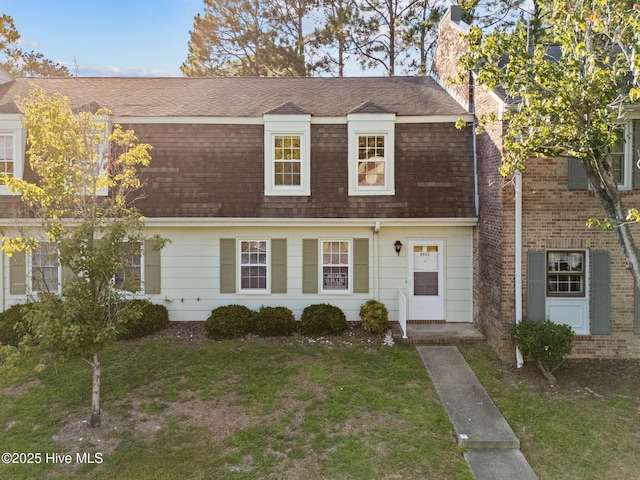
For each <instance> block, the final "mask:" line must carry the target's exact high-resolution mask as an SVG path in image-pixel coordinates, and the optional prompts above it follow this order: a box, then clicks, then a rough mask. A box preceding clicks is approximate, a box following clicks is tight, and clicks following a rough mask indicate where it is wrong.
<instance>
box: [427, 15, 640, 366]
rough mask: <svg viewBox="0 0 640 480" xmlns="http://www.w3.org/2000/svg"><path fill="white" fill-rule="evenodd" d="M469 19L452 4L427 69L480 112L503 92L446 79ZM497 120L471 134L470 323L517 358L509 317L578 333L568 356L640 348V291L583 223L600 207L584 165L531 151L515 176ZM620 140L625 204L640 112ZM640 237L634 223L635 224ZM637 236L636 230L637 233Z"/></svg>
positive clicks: (634, 187) (639, 143)
mask: <svg viewBox="0 0 640 480" xmlns="http://www.w3.org/2000/svg"><path fill="white" fill-rule="evenodd" d="M468 28H469V27H468V26H467V25H466V24H465V23H464V22H462V21H461V20H460V12H459V9H458V8H457V7H452V9H451V10H450V12H449V14H448V15H447V16H446V17H445V18H444V20H443V21H442V23H441V25H440V37H439V43H438V49H437V52H436V58H435V62H434V76H435V77H436V78H437V79H438V81H439V83H440V84H441V85H443V87H444V88H446V89H447V90H448V91H449V92H450V93H451V95H452V96H454V98H456V99H457V100H458V101H459V102H460V103H461V105H463V106H464V107H465V108H466V109H468V110H469V111H470V112H473V113H475V114H477V115H478V116H480V115H483V114H488V113H495V114H496V115H497V116H498V118H499V119H500V120H502V113H503V112H504V111H505V109H507V108H509V104H508V102H507V99H505V98H504V95H501V93H500V92H493V91H492V92H488V91H486V90H485V89H484V88H482V87H478V86H475V85H474V81H473V80H474V79H473V75H472V76H471V78H470V81H469V82H468V83H466V84H456V85H452V84H451V83H448V82H447V79H449V78H455V77H456V76H457V74H458V72H457V61H458V59H459V58H460V56H461V55H462V54H463V53H464V52H466V51H467V44H466V43H465V40H464V39H463V38H462V37H461V34H463V33H466V32H468ZM504 127H505V125H504V122H503V121H498V122H497V123H496V124H494V125H491V126H489V127H488V128H487V129H486V131H485V132H484V133H482V134H481V135H479V136H478V137H477V139H476V143H477V157H478V178H479V182H478V195H479V199H480V202H479V205H480V208H479V212H478V227H477V229H476V232H475V245H476V249H475V252H476V253H475V256H474V286H475V289H474V321H475V324H476V326H477V327H478V328H479V329H480V330H481V331H482V332H483V333H484V334H485V336H486V337H487V340H488V341H489V342H490V343H491V345H492V346H493V347H494V349H495V350H496V351H497V352H498V353H499V354H500V356H501V357H502V358H503V359H507V360H511V359H513V358H514V349H513V345H512V343H511V342H510V341H509V328H510V327H511V325H513V323H514V322H515V321H520V320H522V319H529V320H533V321H541V320H545V319H548V320H551V321H552V322H557V323H562V324H568V325H570V326H571V327H572V329H573V330H574V332H575V333H576V334H577V338H576V343H575V347H574V353H573V355H574V356H578V357H596V358H597V357H638V356H640V297H639V296H638V295H637V294H634V281H633V277H632V275H631V273H630V271H629V270H628V269H627V268H626V263H625V257H624V255H623V253H622V249H621V248H620V245H619V244H618V242H617V240H616V238H615V236H614V234H613V233H612V232H611V231H604V230H600V229H589V228H587V227H586V222H587V219H588V218H591V217H595V218H602V217H603V216H604V214H603V211H602V207H601V206H600V204H599V202H598V201H597V199H596V198H595V196H594V195H593V193H592V192H591V191H589V189H588V188H587V181H586V177H585V174H584V172H583V170H582V166H581V164H580V163H579V161H577V160H573V159H567V158H544V159H543V158H535V159H530V160H529V161H528V162H527V168H526V170H525V171H524V172H523V173H522V174H521V175H516V176H515V177H514V178H502V177H501V176H500V174H499V168H500V164H501V159H502V152H503V145H502V141H501V134H502V131H503V129H504ZM625 130H626V134H625V136H624V140H623V141H621V142H620V143H619V145H618V146H617V147H616V148H615V149H614V150H613V152H612V155H614V156H615V157H616V160H617V161H614V165H617V166H618V171H617V176H618V178H619V188H620V190H621V191H622V195H623V197H624V200H625V202H626V204H627V205H629V206H637V205H638V204H640V192H639V190H640V170H639V169H638V167H637V162H638V161H639V160H640V159H639V157H638V151H639V150H640V112H639V111H637V110H636V111H630V112H629V116H628V119H627V121H626V123H625ZM635 233H636V235H640V228H637V229H635ZM636 238H637V237H636Z"/></svg>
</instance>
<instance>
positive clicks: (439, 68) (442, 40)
mask: <svg viewBox="0 0 640 480" xmlns="http://www.w3.org/2000/svg"><path fill="white" fill-rule="evenodd" d="M461 17H462V10H461V8H460V6H459V5H451V6H450V7H449V11H448V12H447V13H446V14H445V16H444V18H443V19H442V21H441V22H440V25H439V27H438V40H437V43H436V53H435V55H434V57H433V63H432V66H431V75H432V76H433V77H434V78H435V79H436V81H437V82H438V83H439V84H440V85H441V86H442V87H443V88H444V89H445V90H446V91H447V92H448V93H449V95H451V96H452V97H453V98H454V99H455V100H456V101H457V102H458V103H460V105H462V106H463V107H464V108H465V109H467V110H468V111H470V112H473V99H472V98H471V94H470V83H469V74H467V75H466V78H467V80H466V81H465V82H464V83H457V82H456V83H455V84H454V83H453V82H455V80H456V78H457V77H458V59H459V58H460V57H461V56H462V55H463V54H464V53H466V52H467V50H468V48H469V47H468V44H467V41H466V40H465V39H464V38H462V35H464V34H466V33H468V32H469V25H467V24H466V23H465V22H463V21H462V19H461Z"/></svg>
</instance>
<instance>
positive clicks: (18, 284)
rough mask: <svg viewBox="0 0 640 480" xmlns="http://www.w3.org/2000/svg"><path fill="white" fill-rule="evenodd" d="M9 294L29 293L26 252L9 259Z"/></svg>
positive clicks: (18, 253) (17, 253) (15, 254)
mask: <svg viewBox="0 0 640 480" xmlns="http://www.w3.org/2000/svg"><path fill="white" fill-rule="evenodd" d="M9 292H10V293H11V294H12V295H24V294H26V293H27V255H26V253H25V252H24V251H22V252H16V253H14V254H13V255H12V256H11V258H10V259H9Z"/></svg>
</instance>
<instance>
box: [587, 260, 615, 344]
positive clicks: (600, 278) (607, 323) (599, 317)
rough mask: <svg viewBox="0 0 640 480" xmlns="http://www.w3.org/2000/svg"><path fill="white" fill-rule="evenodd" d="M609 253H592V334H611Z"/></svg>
mask: <svg viewBox="0 0 640 480" xmlns="http://www.w3.org/2000/svg"><path fill="white" fill-rule="evenodd" d="M610 270H611V269H610V259H609V252H591V289H590V292H591V333H592V334H593V335H609V334H611V313H610V312H611V292H610V290H611V286H610V285H611V282H610V278H611V271H610Z"/></svg>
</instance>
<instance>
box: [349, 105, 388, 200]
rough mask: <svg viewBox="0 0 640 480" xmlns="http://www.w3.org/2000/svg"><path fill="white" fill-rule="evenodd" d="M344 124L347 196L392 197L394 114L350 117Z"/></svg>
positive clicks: (358, 114)
mask: <svg viewBox="0 0 640 480" xmlns="http://www.w3.org/2000/svg"><path fill="white" fill-rule="evenodd" d="M347 123H348V141H349V147H348V162H349V167H348V175H349V180H348V181H349V195H395V158H394V148H395V146H394V145H395V114H392V113H353V114H349V115H347Z"/></svg>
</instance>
